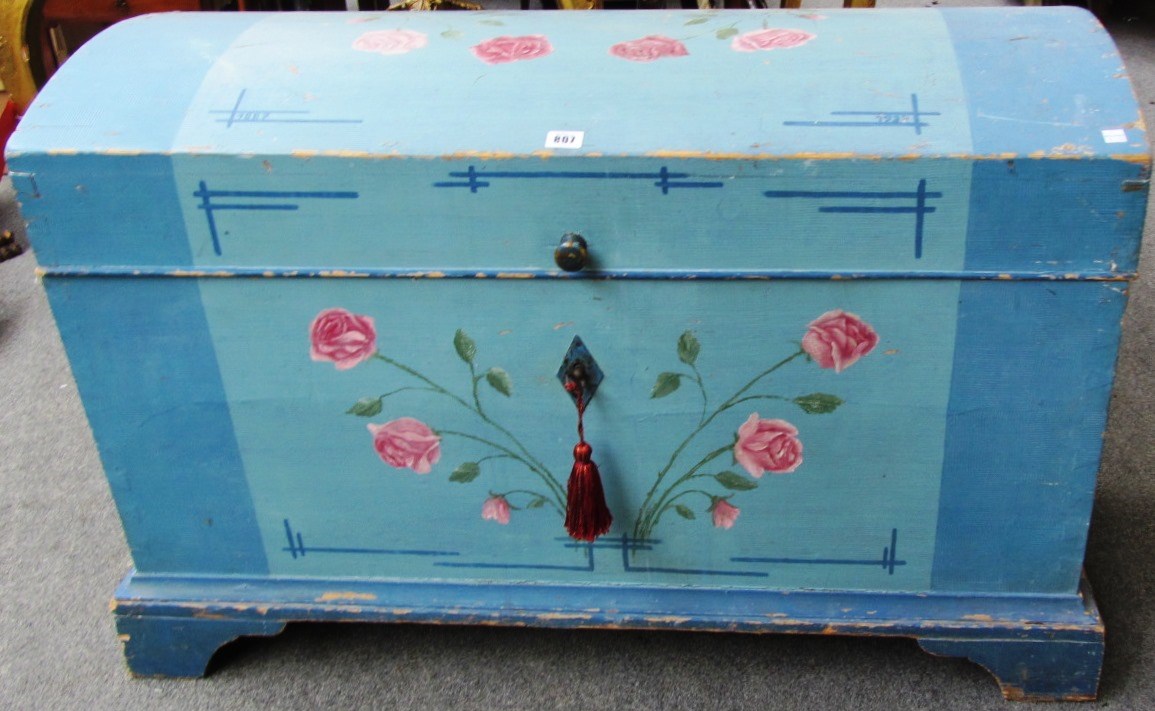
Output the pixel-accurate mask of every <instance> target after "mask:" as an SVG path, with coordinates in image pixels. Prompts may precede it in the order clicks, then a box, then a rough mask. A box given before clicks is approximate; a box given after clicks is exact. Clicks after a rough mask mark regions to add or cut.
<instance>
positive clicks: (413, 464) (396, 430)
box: [369, 417, 441, 474]
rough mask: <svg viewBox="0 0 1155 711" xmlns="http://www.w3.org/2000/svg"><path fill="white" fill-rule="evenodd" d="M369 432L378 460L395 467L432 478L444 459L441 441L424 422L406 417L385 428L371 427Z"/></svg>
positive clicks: (385, 425)
mask: <svg viewBox="0 0 1155 711" xmlns="http://www.w3.org/2000/svg"><path fill="white" fill-rule="evenodd" d="M369 432H371V433H372V434H373V449H376V450H377V456H379V457H381V461H383V462H385V463H386V464H388V465H389V466H391V467H397V468H398V469H405V468H409V469H412V470H413V471H415V472H417V473H418V474H428V473H429V472H430V470H432V468H433V465H434V464H436V463H437V460H439V459H441V438H440V437H438V436H437V435H436V434H434V432H433V430H431V429H429V426H428V425H426V424H425V423H424V422H422V421H420V420H415V419H413V418H412V417H402V418H400V419H397V420H393V421H392V422H386V423H385V424H383V425H374V424H370V425H369Z"/></svg>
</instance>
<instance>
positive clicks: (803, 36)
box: [730, 28, 814, 52]
mask: <svg viewBox="0 0 1155 711" xmlns="http://www.w3.org/2000/svg"><path fill="white" fill-rule="evenodd" d="M812 39H814V35H812V34H810V33H809V32H803V31H802V30H780V29H775V28H771V29H768V30H755V31H753V32H747V33H746V34H742V35H738V36H737V37H735V38H734V41H733V42H731V43H730V49H732V50H734V51H735V52H757V51H759V50H767V51H768V50H771V49H789V48H791V47H797V46H798V45H802V44H806V43H807V42H809V41H810V40H812Z"/></svg>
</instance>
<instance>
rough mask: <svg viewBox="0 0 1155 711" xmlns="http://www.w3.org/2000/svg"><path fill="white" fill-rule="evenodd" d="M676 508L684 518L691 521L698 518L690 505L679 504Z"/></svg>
mask: <svg viewBox="0 0 1155 711" xmlns="http://www.w3.org/2000/svg"><path fill="white" fill-rule="evenodd" d="M674 510H675V511H677V512H678V515H679V516H681V517H682V518H684V519H689V520H690V521H693V520H694V519H695V518H697V516H695V515H694V512H693V511H691V510H690V509H689V507H687V506H683V505H682V504H678V505H677V506H675V507H674Z"/></svg>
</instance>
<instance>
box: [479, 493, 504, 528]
mask: <svg viewBox="0 0 1155 711" xmlns="http://www.w3.org/2000/svg"><path fill="white" fill-rule="evenodd" d="M481 517H482V518H483V519H485V520H486V521H497V522H498V523H500V524H501V525H502V526H504V525H506V524H508V523H509V502H508V501H506V500H505V497H504V496H491V497H489V498H488V499H486V500H485V503H484V504H482V505H481Z"/></svg>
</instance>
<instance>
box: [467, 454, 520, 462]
mask: <svg viewBox="0 0 1155 711" xmlns="http://www.w3.org/2000/svg"><path fill="white" fill-rule="evenodd" d="M491 459H513V457H512V456H510V455H508V454H491V455H489V456H488V457H482V458H481V459H478V460H477V463H478V464H481V463H482V462H488V461H490V460H491ZM523 464H524V462H523Z"/></svg>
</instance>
